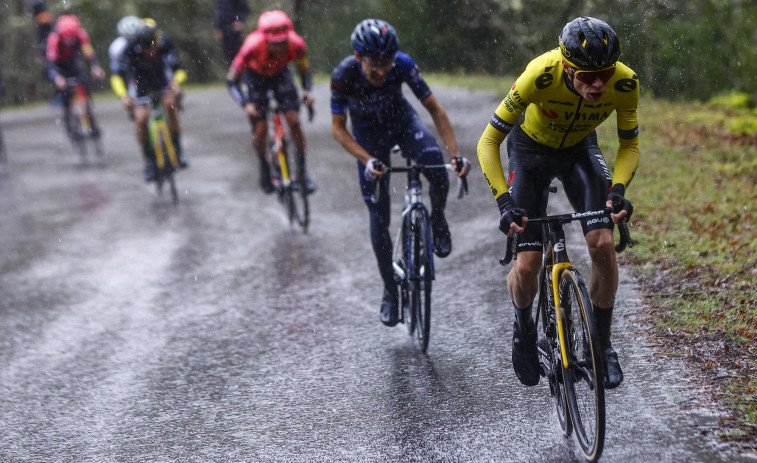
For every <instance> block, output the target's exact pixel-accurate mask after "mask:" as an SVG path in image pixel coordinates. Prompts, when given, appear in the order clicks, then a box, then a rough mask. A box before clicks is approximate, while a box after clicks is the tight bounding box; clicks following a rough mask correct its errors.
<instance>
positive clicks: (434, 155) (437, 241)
mask: <svg viewBox="0 0 757 463" xmlns="http://www.w3.org/2000/svg"><path fill="white" fill-rule="evenodd" d="M409 111H410V112H409V113H408V115H409V117H408V120H407V121H404V122H403V123H402V126H403V127H402V137H401V139H400V142H399V145H400V148H402V152H403V153H405V156H408V157H410V158H411V159H414V160H415V162H417V163H418V164H420V165H439V164H444V155H443V154H442V150H441V149H440V148H439V145H438V143H437V142H436V138H434V136H433V134H432V133H431V131H430V130H429V129H428V128H427V127H426V126H425V125H424V124H423V123H422V122H421V120H420V118H419V117H418V115H417V114H416V113H415V112H414V111H412V110H409ZM424 176H425V177H426V178H427V179H428V182H429V196H430V198H431V230H432V234H433V237H434V252H435V253H436V255H437V256H439V257H446V256H448V255H449V253H450V252H451V251H452V235H451V234H450V231H449V225H448V224H447V220H446V218H445V217H444V208H445V206H446V204H447V194H448V193H449V178H448V176H447V171H446V170H435V171H432V172H424Z"/></svg>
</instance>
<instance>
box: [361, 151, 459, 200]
mask: <svg viewBox="0 0 757 463" xmlns="http://www.w3.org/2000/svg"><path fill="white" fill-rule="evenodd" d="M457 158H459V160H458V159H457ZM462 159H463V158H462V157H461V156H456V160H455V164H456V165H457V168H455V167H453V166H452V164H434V165H427V166H424V165H420V164H414V165H410V166H398V167H391V166H386V168H384V163H383V162H381V161H379V160H376V162H375V163H374V167H375V168H376V170H381V169H382V168H384V173H386V174H390V173H400V172H419V173H423V172H426V171H432V170H440V169H445V170H449V171H452V172H455V171H457V172H460V170H462V168H463V161H462ZM458 179H460V180H461V181H460V182H459V183H458V188H457V198H458V199H461V198H462V197H463V196H465V195H467V194H468V180H467V179H466V178H465V177H458ZM378 180H379V179H378V178H374V179H373V194H372V195H371V202H372V203H373V204H376V203H378V201H379V197H380V196H381V182H379V181H378Z"/></svg>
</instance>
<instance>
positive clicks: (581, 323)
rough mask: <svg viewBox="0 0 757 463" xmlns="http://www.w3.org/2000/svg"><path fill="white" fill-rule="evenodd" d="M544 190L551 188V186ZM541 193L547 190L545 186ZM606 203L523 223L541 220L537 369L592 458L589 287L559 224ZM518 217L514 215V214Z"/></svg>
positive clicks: (597, 376)
mask: <svg viewBox="0 0 757 463" xmlns="http://www.w3.org/2000/svg"><path fill="white" fill-rule="evenodd" d="M549 191H551V192H556V191H557V188H556V187H555V186H550V187H549ZM545 194H549V193H548V192H545ZM611 212H612V210H611V209H604V210H600V211H589V212H576V213H572V214H562V215H552V216H546V217H535V218H531V217H529V218H528V223H527V225H526V226H529V227H530V226H541V227H542V237H543V238H542V241H543V256H542V263H541V268H540V270H539V299H538V309H537V310H536V311H535V313H534V317H535V320H534V323H535V324H538V323H539V321H541V335H540V336H539V340H538V341H537V350H538V356H539V365H540V369H541V375H542V376H544V377H546V378H547V380H548V382H549V392H550V394H551V396H552V399H553V401H554V405H555V409H556V410H557V418H558V421H559V422H560V426H561V427H562V431H563V435H565V437H569V436H570V435H571V434H572V432H573V431H574V430H575V433H576V439H577V440H578V443H579V445H580V447H581V452H582V453H583V456H584V457H585V458H586V460H587V461H591V462H594V461H597V460H598V459H599V457H600V456H601V454H602V450H603V448H604V439H605V426H606V423H605V388H604V382H603V381H604V358H603V357H602V356H603V353H602V350H601V349H600V346H599V341H598V334H597V327H596V323H595V319H594V313H593V307H592V304H591V300H590V299H589V293H588V291H587V290H586V284H585V283H584V281H583V279H582V278H581V275H580V274H579V272H578V270H577V269H576V268H575V267H574V266H573V265H572V264H571V263H570V260H569V259H568V252H567V246H566V242H565V232H564V231H563V225H565V224H568V223H570V222H573V221H575V220H579V219H585V218H596V219H598V220H611V219H610V214H611ZM516 220H518V221H519V220H520V217H518V218H516ZM618 230H619V233H620V242H619V243H618V244H617V245H616V246H615V250H616V252H622V251H623V250H624V249H625V247H626V246H629V247H631V246H633V242H632V241H631V236H630V234H629V231H628V225H627V224H626V223H625V222H621V223H619V224H618ZM517 249H518V234H517V233H516V234H515V235H514V236H513V238H508V247H507V252H506V255H505V257H503V258H502V259H500V264H501V265H503V266H505V265H508V264H509V263H510V262H511V261H512V260H513V259H516V258H517Z"/></svg>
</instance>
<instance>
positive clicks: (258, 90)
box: [245, 69, 300, 125]
mask: <svg viewBox="0 0 757 463" xmlns="http://www.w3.org/2000/svg"><path fill="white" fill-rule="evenodd" d="M245 81H246V83H247V86H248V95H249V101H250V102H251V103H252V104H254V105H255V107H256V108H257V110H258V112H260V117H259V118H256V119H254V120H251V121H250V122H251V123H252V124H253V125H254V124H255V122H257V121H258V120H260V119H265V118H266V117H267V116H268V99H269V93H268V92H269V91H270V92H272V93H273V97H274V98H275V99H276V102H277V103H278V105H279V109H280V110H281V111H283V112H287V111H299V109H300V100H299V98H298V96H297V86H296V85H295V84H294V79H293V78H292V74H291V73H290V72H289V69H284V71H282V72H281V74H278V75H276V76H273V77H269V76H264V75H262V74H258V73H256V72H253V71H250V70H248V71H247V74H246V75H245Z"/></svg>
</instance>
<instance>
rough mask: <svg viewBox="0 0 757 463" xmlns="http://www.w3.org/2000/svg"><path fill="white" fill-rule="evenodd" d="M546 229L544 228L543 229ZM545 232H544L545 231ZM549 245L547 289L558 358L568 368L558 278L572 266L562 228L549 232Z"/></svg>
mask: <svg viewBox="0 0 757 463" xmlns="http://www.w3.org/2000/svg"><path fill="white" fill-rule="evenodd" d="M545 228H546V227H545ZM545 231H546V230H545ZM548 233H549V241H548V242H549V243H554V244H553V246H552V263H551V265H547V269H546V270H547V272H548V273H549V280H550V281H549V282H548V286H549V289H550V290H551V291H552V301H553V302H554V308H555V322H556V323H557V337H558V339H559V341H560V356H561V357H562V364H563V368H565V369H567V368H568V350H567V349H566V348H565V346H566V345H567V344H566V342H567V339H566V338H565V325H564V322H565V314H564V312H563V307H562V305H561V304H560V276H561V275H562V273H563V272H564V271H566V270H567V269H569V268H570V267H571V266H572V264H571V263H570V260H569V259H568V251H567V250H566V249H565V233H564V232H563V230H562V227H559V228H558V229H557V230H549V231H548Z"/></svg>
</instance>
